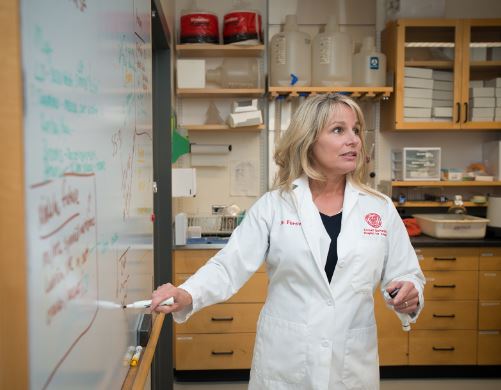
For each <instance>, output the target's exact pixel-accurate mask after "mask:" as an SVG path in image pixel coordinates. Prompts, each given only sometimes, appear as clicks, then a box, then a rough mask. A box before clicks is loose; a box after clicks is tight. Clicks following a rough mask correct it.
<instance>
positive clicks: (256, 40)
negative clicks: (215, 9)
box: [223, 10, 263, 45]
mask: <svg viewBox="0 0 501 390" xmlns="http://www.w3.org/2000/svg"><path fill="white" fill-rule="evenodd" d="M223 42H224V44H230V43H235V44H239V45H258V44H260V43H262V42H263V23H262V19H261V14H260V13H259V12H257V11H253V10H234V11H230V12H228V13H227V14H225V15H224V20H223Z"/></svg>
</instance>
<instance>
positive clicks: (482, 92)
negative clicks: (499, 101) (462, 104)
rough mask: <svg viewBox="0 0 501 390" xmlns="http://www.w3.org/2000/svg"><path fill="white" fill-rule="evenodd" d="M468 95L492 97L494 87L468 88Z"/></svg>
mask: <svg viewBox="0 0 501 390" xmlns="http://www.w3.org/2000/svg"><path fill="white" fill-rule="evenodd" d="M470 97H494V88H493V87H483V88H470Z"/></svg>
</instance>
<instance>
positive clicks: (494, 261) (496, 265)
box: [478, 248, 501, 271]
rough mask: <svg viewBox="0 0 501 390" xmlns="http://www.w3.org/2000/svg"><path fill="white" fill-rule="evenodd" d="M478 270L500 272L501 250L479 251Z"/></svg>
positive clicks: (486, 249)
mask: <svg viewBox="0 0 501 390" xmlns="http://www.w3.org/2000/svg"><path fill="white" fill-rule="evenodd" d="M478 267H479V269H481V270H498V271H501V248H485V249H481V250H480V257H479V264H478Z"/></svg>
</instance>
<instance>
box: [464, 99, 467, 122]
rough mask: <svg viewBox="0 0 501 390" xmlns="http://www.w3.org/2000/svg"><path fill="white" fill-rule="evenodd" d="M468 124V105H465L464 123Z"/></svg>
mask: <svg viewBox="0 0 501 390" xmlns="http://www.w3.org/2000/svg"><path fill="white" fill-rule="evenodd" d="M466 122H468V103H466V102H465V103H464V123H466Z"/></svg>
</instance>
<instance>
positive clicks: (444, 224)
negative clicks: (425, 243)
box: [413, 214, 489, 238]
mask: <svg viewBox="0 0 501 390" xmlns="http://www.w3.org/2000/svg"><path fill="white" fill-rule="evenodd" d="M413 217H414V218H416V222H417V223H418V225H419V227H420V228H421V231H422V232H423V233H424V234H427V235H429V236H432V237H436V238H483V237H484V236H485V231H486V228H487V222H489V220H488V219H486V218H480V217H474V216H473V215H464V214H414V215H413Z"/></svg>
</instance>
